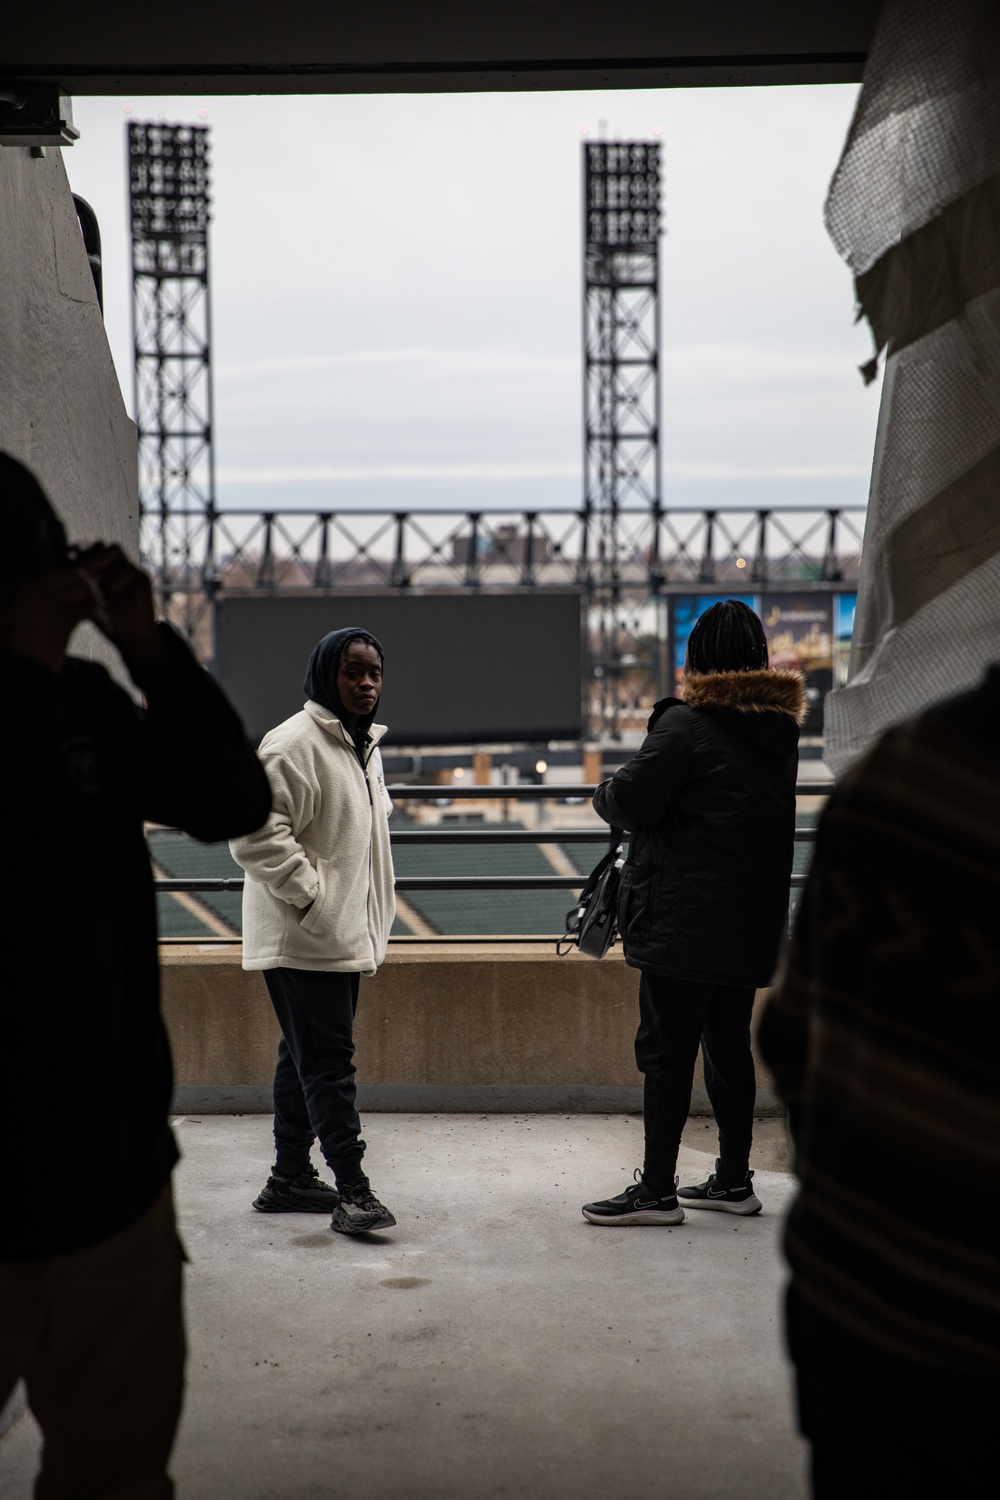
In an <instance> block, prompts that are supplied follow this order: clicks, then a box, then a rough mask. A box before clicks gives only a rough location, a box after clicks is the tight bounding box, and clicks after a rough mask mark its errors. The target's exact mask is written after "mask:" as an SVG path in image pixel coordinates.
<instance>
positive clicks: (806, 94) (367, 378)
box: [64, 86, 878, 509]
mask: <svg viewBox="0 0 1000 1500" xmlns="http://www.w3.org/2000/svg"><path fill="white" fill-rule="evenodd" d="M856 92H857V90H856V89H855V88H854V87H846V86H837V87H813V88H773V89H729V90H722V89H691V90H683V89H678V90H669V91H663V92H661V91H645V90H637V91H630V92H609V93H583V94H581V93H554V94H473V95H395V96H367V97H366V96H340V97H334V98H312V97H292V98H239V99H228V98H202V99H197V98H195V99H142V98H136V99H133V100H126V99H83V98H78V99H76V100H75V101H74V115H75V120H76V123H77V125H78V127H79V129H80V132H81V139H80V142H79V144H78V145H76V146H74V147H73V148H72V150H68V151H66V152H65V153H64V156H65V160H66V166H67V168H68V171H69V176H70V181H71V183H72V186H73V189H74V191H75V192H78V193H82V195H83V196H84V197H85V198H87V199H88V200H89V201H90V202H91V203H92V205H93V206H94V208H95V209H96V211H97V214H98V217H99V219H100V223H101V230H102V235H103V240H104V253H105V307H106V318H107V324H108V332H109V336H110V338H111V343H112V348H113V351H114V355H115V361H116V364H117V367H118V372H119V377H120V379H121V382H122V387H123V390H124V393H125V399H126V403H127V405H128V408H129V410H130V411H131V410H132V408H133V400H132V371H131V352H130V351H131V335H130V329H129V300H130V284H129V269H128V245H127V238H126V235H127V228H126V191H127V189H126V176H125V149H124V132H125V121H126V119H127V118H129V117H130V118H132V119H135V120H165V121H170V122H195V123H197V122H199V121H200V118H201V116H200V113H199V112H200V111H202V110H204V111H207V123H208V124H209V125H210V126H211V130H212V137H211V140H212V181H213V199H214V209H213V214H214V219H213V226H212V240H211V254H212V276H213V284H212V296H213V318H214V349H213V359H214V366H215V400H216V462H217V467H218V492H219V500H220V503H221V504H223V505H231V506H252V507H258V506H260V507H264V506H274V505H287V506H298V507H307V508H313V507H321V506H322V507H327V506H343V505H350V506H371V507H373V508H383V507H389V508H393V509H397V508H413V507H416V508H419V507H422V506H440V505H445V506H460V507H463V508H464V507H466V506H474V507H481V508H487V507H489V508H493V509H496V508H499V507H502V506H510V507H514V508H517V509H520V508H521V507H529V506H530V507H540V506H545V505H553V506H575V505H577V504H578V503H579V500H580V495H581V469H582V464H581V428H582V421H581V354H580V343H581V327H580V324H581V267H580V223H581V209H580V183H581V169H580V152H581V140H582V139H583V137H582V135H581V126H587V127H589V131H590V134H591V135H592V136H596V135H597V134H598V131H599V128H600V124H599V122H601V121H606V122H607V127H606V128H607V134H608V135H609V136H611V137H613V138H614V137H617V138H622V139H630V138H636V139H649V138H651V136H652V132H653V130H654V128H655V127H659V128H660V129H661V130H662V139H663V142H664V148H663V161H664V192H663V203H664V209H665V218H666V226H667V235H666V237H665V238H664V240H663V242H662V256H661V298H662V325H663V348H664V366H663V372H664V373H663V428H662V431H663V438H662V444H663V449H662V452H663V472H664V498H665V500H666V502H667V503H668V504H673V505H696V506H700V505H704V504H713V505H725V504H740V505H755V504H768V505H783V504H807V505H813V504H817V505H826V504H830V503H840V504H863V503H864V501H865V499H866V496H867V488H868V474H869V469H870V464H871V452H872V445H873V441H874V432H875V420H876V415H877V408H878V386H877V385H873V386H871V387H868V388H867V389H866V388H865V387H864V385H863V384H862V381H861V378H860V376H859V374H858V368H857V367H858V365H860V364H861V363H863V362H864V361H865V360H866V359H868V358H869V357H870V354H871V345H870V337H869V335H868V334H867V332H866V330H865V329H864V328H863V327H855V326H854V325H853V296H852V288H851V281H850V275H849V273H848V271H847V269H846V268H845V267H844V265H843V264H842V263H841V261H840V260H839V259H838V257H837V255H836V254H835V252H834V250H833V248H832V246H831V245H830V243H829V241H828V239H827V237H826V233H825V231H824V228H823V220H822V207H823V199H824V197H825V193H826V188H827V184H828V181H829V178H830V175H831V173H832V171H833V168H834V166H835V165H836V161H837V158H838V155H839V152H840V148H841V145H842V142H843V139H844V136H845V134H846V131H847V126H848V124H849V121H850V117H851V113H852V109H853V105H854V100H855V97H856ZM127 104H131V106H132V110H131V115H130V116H127V115H126V113H125V106H126V105H127Z"/></svg>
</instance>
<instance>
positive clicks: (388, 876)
mask: <svg viewBox="0 0 1000 1500" xmlns="http://www.w3.org/2000/svg"><path fill="white" fill-rule="evenodd" d="M359 635H363V636H367V633H366V632H361V631H358V630H354V629H347V630H340V631H334V632H333V633H332V634H331V635H329V636H326V637H324V639H323V640H322V641H321V642H320V643H319V645H318V646H317V647H316V650H315V651H314V652H313V654H312V657H311V659H310V662H309V670H308V672H307V674H306V683H305V686H306V691H307V692H309V693H310V695H316V696H315V697H314V696H310V698H309V700H308V701H307V702H306V704H305V706H304V708H303V709H302V711H301V713H297V714H293V716H292V717H291V718H290V719H286V720H285V722H284V723H283V724H279V725H278V726H277V728H275V729H272V730H270V731H269V733H267V734H266V735H265V736H264V738H263V740H262V741H261V744H260V749H259V750H258V755H259V757H260V760H261V762H262V764H263V766H264V770H265V771H266V772H267V778H268V781H269V782H270V784H271V796H272V806H271V814H270V816H269V817H268V819H267V822H266V823H265V824H264V826H263V827H262V828H261V829H259V830H258V831H257V832H256V833H254V834H251V835H250V836H249V837H248V838H241V839H235V840H233V842H232V843H231V844H230V848H231V850H232V853H233V858H234V859H235V860H236V862H237V863H238V864H240V865H242V866H243V869H244V870H245V871H246V876H247V878H246V883H245V885H244V888H243V967H244V969H279V968H286V969H311V970H320V971H327V972H338V973H361V974H374V973H375V970H376V969H377V968H378V966H379V964H380V963H381V962H382V960H383V959H384V957H385V949H386V943H387V942H388V939H389V931H390V928H391V927H392V921H393V917H394V916H395V912H396V897H395V890H394V883H393V870H392V854H391V852H390V848H389V822H388V818H389V813H390V812H391V811H392V802H391V800H390V798H389V795H388V793H387V792H386V789H385V779H384V776H383V772H382V760H381V756H380V755H379V751H378V748H377V747H378V742H379V740H380V739H381V738H382V737H383V735H384V734H385V733H386V728H385V725H384V724H375V723H372V721H371V717H369V718H367V719H365V720H363V721H361V722H359V723H357V724H351V723H350V721H349V719H348V718H347V715H346V713H345V712H344V709H343V706H342V704H341V702H340V697H339V694H338V693H337V690H336V675H337V669H338V667H339V662H340V656H341V653H342V652H343V650H344V648H345V646H346V645H347V643H348V641H350V640H351V639H357V638H358V636H359ZM367 638H368V639H371V637H367ZM378 649H379V651H380V653H381V648H378ZM317 698H321V699H322V700H324V701H317ZM377 707H378V705H377V704H376V709H377ZM373 712H374V711H373Z"/></svg>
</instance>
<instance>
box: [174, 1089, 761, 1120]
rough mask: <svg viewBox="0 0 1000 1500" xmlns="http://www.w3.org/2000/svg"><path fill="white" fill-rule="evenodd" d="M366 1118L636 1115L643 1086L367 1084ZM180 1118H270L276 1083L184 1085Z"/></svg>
mask: <svg viewBox="0 0 1000 1500" xmlns="http://www.w3.org/2000/svg"><path fill="white" fill-rule="evenodd" d="M358 1105H359V1108H360V1109H361V1111H362V1113H363V1114H369V1113H370V1114H414V1115H419V1114H445V1115H462V1114H476V1115H478V1114H493V1115H520V1114H526V1115H530V1114H541V1115H548V1114H556V1115H603V1114H607V1115H637V1114H641V1113H642V1086H641V1085H636V1084H593V1083H581V1084H536V1083H521V1084H518V1083H513V1084H481V1083H473V1084H461V1083H459V1084H454V1083H453V1084H440V1083H362V1084H359V1086H358ZM171 1111H172V1113H173V1114H175V1115H269V1114H270V1113H271V1085H270V1084H269V1083H268V1084H263V1083H243V1084H232V1083H229V1084H226V1083H218V1084H212V1083H181V1084H178V1085H177V1087H176V1088H175V1089H174V1097H173V1102H172V1104H171ZM756 1112H757V1115H758V1116H773V1115H781V1114H783V1113H784V1106H783V1105H782V1103H781V1101H780V1099H778V1098H777V1096H776V1095H775V1093H774V1091H773V1090H772V1089H767V1088H758V1090H757V1110H756ZM711 1113H712V1106H711V1105H710V1104H709V1102H708V1094H707V1093H706V1092H705V1090H704V1089H703V1088H696V1089H695V1090H694V1091H693V1093H692V1096H691V1114H692V1115H711Z"/></svg>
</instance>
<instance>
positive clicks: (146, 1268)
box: [0, 454, 270, 1500]
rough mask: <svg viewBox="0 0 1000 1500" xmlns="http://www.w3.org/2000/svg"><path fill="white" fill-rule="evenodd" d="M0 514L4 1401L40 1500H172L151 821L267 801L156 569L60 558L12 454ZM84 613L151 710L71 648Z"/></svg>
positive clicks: (176, 1307) (120, 558)
mask: <svg viewBox="0 0 1000 1500" xmlns="http://www.w3.org/2000/svg"><path fill="white" fill-rule="evenodd" d="M0 526H2V535H3V544H2V548H0V690H2V697H3V704H4V710H5V712H4V732H3V738H2V746H0V765H2V769H3V785H4V789H5V794H6V796H5V809H4V822H5V833H6V867H7V872H8V878H7V881H6V890H5V893H4V900H3V903H2V905H0V923H2V927H3V940H2V944H0V947H2V951H3V954H4V960H5V965H6V970H7V973H6V978H5V980H4V986H3V999H2V1002H0V1005H2V1017H3V1020H2V1026H3V1047H2V1053H0V1058H2V1061H0V1138H2V1139H3V1141H4V1149H5V1153H6V1157H7V1164H8V1172H7V1179H6V1205H5V1210H4V1214H3V1228H2V1230H0V1403H2V1402H3V1401H5V1400H6V1399H7V1397H8V1396H9V1395H10V1392H11V1390H12V1389H13V1387H14V1384H15V1382H16V1381H17V1380H18V1378H19V1377H23V1378H24V1380H25V1382H26V1386H27V1394H28V1402H29V1405H30V1407H31V1410H32V1411H33V1412H34V1414H35V1417H36V1418H37V1420H38V1423H39V1425H40V1427H41V1429H42V1433H43V1436H44V1440H45V1441H44V1449H43V1457H42V1472H41V1475H40V1477H39V1482H38V1490H37V1493H38V1494H39V1495H45V1496H46V1497H47V1500H62V1497H70V1496H72V1497H75V1500H78V1497H81V1496H87V1497H88V1500H91V1497H94V1500H97V1497H103V1496H114V1497H115V1500H129V1497H133V1496H134V1497H136V1500H139V1497H141V1500H159V1497H163V1496H170V1495H172V1494H173V1485H172V1483H171V1481H170V1479H169V1478H168V1476H167V1473H166V1465H167V1461H168V1458H169V1455H170V1450H171V1447H172V1444H173V1440H174V1433H175V1430H176V1426H177V1420H178V1417H179V1414H180V1407H181V1395H182V1388H183V1372H184V1357H185V1343H184V1327H183V1320H182V1309H181V1266H182V1261H183V1258H184V1255H183V1250H182V1248H181V1245H180V1243H179V1241H178V1238H177V1232H176V1228H175V1224H174V1210H173V1202H172V1197H171V1187H170V1175H171V1171H172V1169H173V1167H174V1164H175V1162H176V1161H177V1155H178V1153H177V1147H176V1145H175V1143H174V1137H173V1134H172V1132H171V1130H170V1127H169V1124H168V1120H167V1111H168V1107H169V1102H170V1093H171V1065H170V1053H169V1049H168V1045H167V1037H166V1033H165V1030H164V1026H163V1021H162V1019H161V1015H160V1006H159V975H158V965H157V932H156V911H155V906H154V893H153V882H152V874H151V870H150V864H149V856H148V853H147V850H146V845H145V840H144V836H143V820H144V819H146V820H150V821H157V822H163V823H170V824H173V825H176V826H178V827H180V828H184V829H186V830H187V831H188V832H189V833H192V834H194V835H195V837H197V838H201V839H206V840H215V839H223V838H227V837H228V836H229V835H230V834H234V833H237V832H241V831H246V830H249V829H252V828H255V827H256V826H257V825H258V824H259V823H261V822H262V821H263V820H264V818H265V817H266V816H267V812H268V808H269V806H270V794H269V791H268V786H267V781H266V778H265V776H264V773H263V771H262V770H261V768H260V766H259V764H258V762H257V760H256V757H255V756H254V755H253V753H252V752H251V751H250V750H249V748H248V747H247V744H246V741H245V739H244V735H243V730H242V727H241V725H240V721H239V719H238V718H237V716H236V714H235V713H234V712H233V710H232V709H231V708H230V707H229V704H228V703H227V702H226V700H225V698H224V697H223V695H222V693H221V692H220V691H219V689H218V688H217V687H216V686H215V684H214V683H213V682H212V680H211V678H210V677H209V676H208V674H207V673H206V672H204V671H203V670H202V669H201V667H199V666H198V664H197V662H196V661H195V659H194V657H193V656H192V655H191V653H190V651H189V650H188V648H187V646H186V645H184V643H183V642H182V641H181V640H180V639H179V637H178V636H177V635H175V634H174V632H173V631H172V630H171V629H170V628H169V627H168V626H166V625H162V624H159V625H158V624H156V623H155V621H154V615H153V601H152V592H151V588H150V583H149V579H148V578H147V577H146V575H145V574H144V573H143V572H141V571H140V570H139V569H138V568H136V567H134V566H133V565H132V563H130V562H129V560H128V558H127V557H125V555H124V554H123V553H122V552H121V551H120V550H119V548H117V547H107V546H104V545H103V544H102V543H99V542H98V543H94V544H93V545H92V546H89V547H86V548H84V549H82V550H71V549H69V548H68V547H67V540H66V533H65V531H64V529H63V526H62V523H61V522H60V520H59V518H58V517H57V515H56V514H55V511H54V510H53V509H52V507H51V506H50V504H49V502H48V500H47V499H46V497H45V495H44V494H43V492H42V490H41V488H40V487H39V485H38V483H37V481H36V480H35V479H34V477H33V475H32V474H31V473H30V472H29V471H28V470H27V469H25V468H24V467H23V466H22V465H21V464H19V463H17V462H16V461H15V460H14V459H12V458H10V457H9V456H7V455H6V454H0ZM83 620H90V621H92V622H93V623H94V624H95V625H96V626H97V627H98V629H99V630H101V631H103V633H104V634H105V635H106V636H107V638H108V639H109V640H110V641H112V642H114V644H115V645H116V646H117V647H118V649H119V651H120V652H121V654H122V657H123V659H124V662H125V665H126V666H127V668H128V670H129V673H130V674H131V677H132V679H133V681H134V682H135V684H136V685H137V687H139V688H140V689H141V690H142V693H143V694H144V695H145V698H146V704H147V706H146V707H145V708H139V707H137V705H136V704H135V703H134V702H133V701H132V699H131V698H130V697H129V695H128V694H127V693H125V692H124V691H123V690H122V689H121V688H120V687H118V686H116V685H115V683H114V682H113V681H112V680H111V678H110V677H109V676H108V674H107V672H106V671H105V670H104V668H103V667H100V666H97V665H94V664H92V663H90V662H86V661H80V660H76V659H74V658H73V657H68V656H67V655H66V648H67V644H68V641H69V637H70V634H71V633H72V631H73V629H74V627H75V626H76V625H78V624H79V623H80V622H81V621H83Z"/></svg>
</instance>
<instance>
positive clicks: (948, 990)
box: [759, 667, 1000, 1500]
mask: <svg viewBox="0 0 1000 1500" xmlns="http://www.w3.org/2000/svg"><path fill="white" fill-rule="evenodd" d="M759 1044H760V1047H761V1052H762V1055H763V1056H764V1058H765V1059H766V1061H767V1064H768V1066H769V1067H770V1068H771V1070H772V1072H773V1074H774V1078H775V1083H776V1086H777V1088H778V1091H779V1093H780V1094H781V1096H782V1097H783V1098H784V1100H785V1101H786V1103H787V1106H788V1110H789V1119H790V1124H791V1127H792V1133H793V1137H794V1141H795V1149H796V1171H797V1174H798V1178H799V1193H798V1197H797V1199H796V1200H795V1203H794V1205H793V1207H792V1209H791V1212H790V1214H789V1217H788V1224H787V1228H786V1233H785V1252H786V1255H787V1257H788V1261H789V1264H790V1266H791V1271H792V1279H791V1285H790V1287H789V1292H788V1302H787V1334H788V1343H789V1348H790V1352H791V1355H792V1359H793V1361H794V1363H795V1366H796V1370H797V1378H798V1403H799V1421H800V1426H801V1428H802V1431H803V1433H804V1434H805V1435H806V1437H808V1438H809V1440H810V1442H811V1444H812V1463H813V1494H814V1495H815V1496H816V1497H818V1500H833V1497H836V1500H841V1497H843V1496H845V1495H850V1496H853V1497H874V1496H879V1497H880V1500H883V1497H885V1496H888V1495H928V1494H937V1495H969V1494H974V1493H978V1492H979V1490H980V1488H982V1487H988V1485H989V1480H988V1477H987V1476H988V1475H989V1474H990V1473H991V1472H993V1470H994V1468H995V1462H994V1458H993V1449H994V1448H995V1431H994V1429H995V1421H996V1413H997V1410H998V1405H1000V669H998V668H996V667H994V668H993V669H992V670H991V671H990V673H989V674H988V676H987V677H986V679H985V681H984V682H983V683H982V685H981V686H980V687H978V688H976V689H975V690H974V691H972V692H967V693H964V694H962V696H960V697H956V698H953V699H951V700H950V701H949V702H946V703H944V704H942V705H940V706H939V707H936V708H933V709H931V710H930V711H929V712H927V713H925V714H923V715H922V716H921V717H919V718H917V719H914V720H912V721H911V722H909V723H907V724H904V725H902V726H901V727H900V728H898V729H894V730H892V731H891V732H890V733H888V734H886V735H885V736H884V738H883V739H882V740H881V741H880V742H879V743H878V744H877V745H876V747H875V748H874V750H872V751H871V752H870V753H869V754H868V755H867V756H866V757H865V759H864V760H862V761H861V762H860V763H859V764H858V765H857V766H855V767H854V768H853V769H852V770H851V771H850V772H849V773H848V774H847V775H846V776H845V777H844V779H843V781H842V782H841V783H840V784H839V786H838V787H837V790H836V792H835V793H834V794H833V796H832V797H831V799H830V802H829V804H828V806H827V809H826V812H825V814H824V816H823V819H822V822H821V824H820V828H819V835H818V840H817V844H816V851H815V857H814V860H813V865H812V870H811V873H810V877H809V882H808V886H807V888H806V891H805V894H804V898H803V901H802V905H801V907H800V909H799V912H798V917H797V920H796V923H795V933H794V940H793V943H792V948H791V951H790V954H789V961H788V966H787V973H786V974H785V976H784V979H783V982H782V983H781V985H780V987H779V989H778V991H777V992H776V994H775V995H774V996H773V998H772V1000H771V1002H770V1004H769V1006H768V1009H767V1010H766V1012H765V1015H764V1017H763V1021H762V1024H761V1029H760V1033H759Z"/></svg>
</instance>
